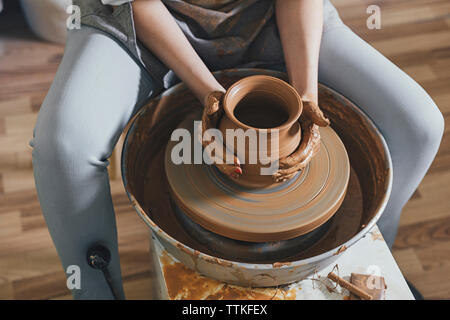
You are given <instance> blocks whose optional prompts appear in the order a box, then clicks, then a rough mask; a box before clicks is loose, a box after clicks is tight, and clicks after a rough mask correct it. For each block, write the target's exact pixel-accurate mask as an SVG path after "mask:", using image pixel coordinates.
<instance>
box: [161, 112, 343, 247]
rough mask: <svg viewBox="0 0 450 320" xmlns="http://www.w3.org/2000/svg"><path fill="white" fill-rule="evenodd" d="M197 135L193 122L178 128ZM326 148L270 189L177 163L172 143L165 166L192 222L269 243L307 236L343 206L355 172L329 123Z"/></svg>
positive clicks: (205, 167)
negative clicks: (289, 176) (252, 187)
mask: <svg viewBox="0 0 450 320" xmlns="http://www.w3.org/2000/svg"><path fill="white" fill-rule="evenodd" d="M179 127H180V128H185V129H187V130H189V131H190V132H191V134H192V128H193V120H192V118H191V119H186V120H185V121H183V122H182V123H181V125H180V126H179ZM320 134H321V141H322V144H321V147H320V151H319V152H318V153H317V154H316V156H315V157H314V158H313V160H312V161H311V162H310V164H309V165H308V166H307V167H306V168H305V169H304V170H303V171H302V172H300V173H299V174H297V175H296V176H295V177H294V178H292V179H291V180H289V181H287V182H285V183H281V184H279V185H276V186H275V187H270V188H265V189H249V188H245V187H242V186H239V185H237V184H236V183H233V182H232V181H231V180H230V179H229V178H228V177H225V176H224V175H222V174H221V173H220V172H219V171H218V170H217V169H216V168H215V167H214V166H209V165H206V164H181V165H175V164H174V163H173V162H172V161H171V150H172V148H173V147H174V146H175V145H176V144H177V142H173V141H170V142H169V144H168V146H167V148H166V154H165V170H166V175H167V180H168V182H169V186H170V189H171V193H172V197H173V199H174V200H175V202H176V204H177V205H178V206H179V207H180V209H181V210H182V211H183V212H184V213H185V214H187V215H188V216H189V217H190V218H191V219H192V220H194V221H195V222H197V223H198V224H200V225H201V226H202V227H204V228H205V229H208V230H210V231H212V232H215V233H217V234H220V235H223V236H225V237H228V238H232V239H236V240H242V241H251V242H267V241H279V240H287V239H291V238H294V237H297V236H300V235H303V234H306V233H308V232H310V231H312V230H314V229H316V228H317V227H319V226H320V225H322V224H323V223H325V222H326V221H327V220H328V219H330V218H331V217H332V216H333V214H334V213H335V212H336V210H337V209H338V208H339V206H340V205H341V203H342V201H343V199H344V196H345V193H346V190H347V184H348V180H349V176H350V164H349V159H348V156H347V152H346V150H345V147H344V145H343V143H342V142H341V140H340V139H339V137H338V135H337V134H336V133H335V132H334V130H333V129H332V128H330V127H327V128H320Z"/></svg>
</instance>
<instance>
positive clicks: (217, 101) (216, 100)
mask: <svg viewBox="0 0 450 320" xmlns="http://www.w3.org/2000/svg"><path fill="white" fill-rule="evenodd" d="M223 97H224V93H223V92H221V91H212V92H210V93H209V94H208V96H207V97H206V99H205V110H206V114H207V115H212V114H214V113H216V112H217V111H218V110H219V108H220V105H221V104H222V100H223Z"/></svg>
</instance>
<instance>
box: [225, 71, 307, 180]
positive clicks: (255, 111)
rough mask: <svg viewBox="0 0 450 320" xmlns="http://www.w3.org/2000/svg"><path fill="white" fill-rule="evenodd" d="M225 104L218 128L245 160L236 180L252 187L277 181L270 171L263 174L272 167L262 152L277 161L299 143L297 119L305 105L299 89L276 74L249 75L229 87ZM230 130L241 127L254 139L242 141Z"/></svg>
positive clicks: (230, 145)
mask: <svg viewBox="0 0 450 320" xmlns="http://www.w3.org/2000/svg"><path fill="white" fill-rule="evenodd" d="M223 107H224V111H225V113H224V116H223V117H222V119H221V121H220V123H219V130H220V131H221V132H222V135H223V138H224V142H225V145H226V146H227V148H228V149H229V150H230V151H232V152H234V154H235V155H237V156H238V158H239V159H240V160H241V163H242V171H243V174H242V175H241V177H240V178H239V179H236V180H235V182H236V183H238V184H240V185H242V186H245V187H250V188H261V187H268V186H271V185H273V184H275V183H274V181H273V179H272V177H271V175H270V174H268V173H267V172H265V173H264V174H261V168H264V167H266V168H268V167H269V166H270V165H269V164H268V163H267V159H266V158H264V156H262V155H267V156H268V157H271V161H274V160H278V159H280V158H283V157H286V156H288V155H290V154H291V153H293V152H294V151H295V149H297V147H298V145H299V144H300V140H301V128H300V124H299V122H298V119H299V117H300V115H301V113H302V109H303V104H302V100H301V98H300V96H299V95H298V93H297V91H296V90H295V89H294V88H293V87H292V86H291V85H289V84H288V83H287V82H285V81H283V80H281V79H278V78H275V77H271V76H266V75H256V76H250V77H246V78H243V79H241V80H240V81H238V82H236V83H234V84H233V85H232V86H231V87H230V88H229V89H228V90H227V92H226V94H225V97H224V100H223ZM227 129H232V130H236V129H242V130H243V132H244V133H247V134H248V137H251V138H246V139H245V143H241V144H239V143H238V139H237V138H236V136H230V135H227ZM250 129H251V130H250ZM251 131H252V132H251ZM255 162H256V163H255Z"/></svg>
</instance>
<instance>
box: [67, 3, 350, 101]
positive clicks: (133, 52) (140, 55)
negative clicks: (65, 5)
mask: <svg viewBox="0 0 450 320" xmlns="http://www.w3.org/2000/svg"><path fill="white" fill-rule="evenodd" d="M162 2H163V3H164V4H165V5H166V7H167V8H168V10H169V11H170V12H171V14H172V16H173V17H174V18H175V20H176V22H177V24H178V25H179V27H180V28H181V30H182V31H183V33H184V34H185V36H186V37H187V39H188V41H189V42H190V43H191V44H192V46H193V47H194V49H195V51H196V52H197V53H198V55H199V56H200V57H201V58H202V60H203V61H204V63H205V64H206V66H207V67H208V68H209V69H210V70H211V71H217V70H223V69H230V68H267V69H277V70H280V69H283V65H284V58H283V50H282V46H281V41H280V38H279V34H278V29H277V26H276V21H275V15H274V11H275V10H274V1H273V0H223V1H209V0H184V1H183V0H162ZM73 4H74V5H78V6H79V7H80V9H81V14H82V16H81V23H82V25H84V26H89V27H93V28H96V29H99V30H101V31H103V32H105V33H107V34H108V35H110V36H111V37H113V38H114V39H116V41H117V42H119V43H120V44H121V45H122V46H123V47H124V48H125V50H127V51H128V52H129V54H130V56H132V57H133V58H134V59H135V60H136V61H137V62H138V63H139V64H140V65H141V66H142V67H144V68H145V69H146V70H147V72H148V73H149V74H150V76H151V77H152V79H153V81H154V85H155V88H154V90H155V91H154V92H160V91H162V90H164V89H167V88H170V87H171V86H173V85H174V84H176V83H177V82H179V79H178V78H177V77H176V75H175V74H174V73H173V71H171V70H169V69H168V68H167V67H166V66H165V65H164V64H163V63H162V62H161V61H160V60H159V59H158V58H157V57H156V56H154V55H153V54H152V53H151V52H150V51H149V50H148V49H147V48H146V47H145V46H144V45H143V44H142V43H141V42H140V41H139V40H138V39H137V37H136V32H135V28H134V21H133V12H132V10H133V9H132V6H131V3H130V2H127V3H124V4H122V5H120V6H117V7H112V6H109V5H103V4H102V2H101V0H73ZM200 4H201V5H200ZM330 7H331V8H330ZM324 15H325V16H327V15H328V16H330V15H331V16H332V17H331V18H332V19H331V20H333V19H334V21H335V22H336V23H338V24H342V23H341V21H340V19H339V16H338V14H337V12H336V10H335V9H334V7H333V6H332V5H331V3H329V1H328V0H325V8H324ZM325 19H326V20H327V19H328V20H330V19H329V18H327V17H325Z"/></svg>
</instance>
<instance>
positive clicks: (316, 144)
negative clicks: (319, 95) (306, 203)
mask: <svg viewBox="0 0 450 320" xmlns="http://www.w3.org/2000/svg"><path fill="white" fill-rule="evenodd" d="M299 122H300V127H301V129H302V140H301V142H300V145H299V146H298V148H297V150H296V151H294V153H292V154H291V155H289V156H287V157H285V158H282V159H280V162H279V169H278V171H277V172H276V173H275V174H274V175H273V178H274V180H275V181H276V182H283V181H286V180H288V179H290V178H292V177H294V176H295V175H296V173H297V172H298V171H301V170H302V169H304V168H305V167H306V166H307V165H308V163H309V162H310V161H311V160H312V158H313V157H314V156H315V155H316V154H317V152H319V149H320V132H319V126H321V127H326V126H328V125H329V124H330V120H328V119H327V118H326V117H325V116H324V114H323V112H322V110H320V108H319V106H318V105H317V104H316V103H314V102H312V101H303V112H302V115H301V117H300V120H299Z"/></svg>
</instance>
